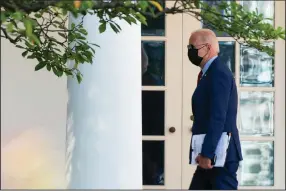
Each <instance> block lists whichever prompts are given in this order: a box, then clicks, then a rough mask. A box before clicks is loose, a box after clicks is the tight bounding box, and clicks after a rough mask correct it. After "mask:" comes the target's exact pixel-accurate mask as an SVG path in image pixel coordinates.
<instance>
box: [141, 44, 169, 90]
mask: <svg viewBox="0 0 286 191" xmlns="http://www.w3.org/2000/svg"><path fill="white" fill-rule="evenodd" d="M142 48H143V50H142V85H143V86H163V85H164V84H165V82H164V81H165V42H164V41H143V42H142ZM144 52H145V53H144Z"/></svg>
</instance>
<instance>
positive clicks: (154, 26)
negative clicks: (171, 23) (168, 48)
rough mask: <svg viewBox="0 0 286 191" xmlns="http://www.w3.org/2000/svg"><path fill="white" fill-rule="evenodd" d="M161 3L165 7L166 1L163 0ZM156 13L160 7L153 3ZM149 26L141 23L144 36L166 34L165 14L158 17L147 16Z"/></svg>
mask: <svg viewBox="0 0 286 191" xmlns="http://www.w3.org/2000/svg"><path fill="white" fill-rule="evenodd" d="M160 4H161V5H163V7H164V8H165V1H164V0H161V1H160ZM151 7H152V9H153V10H154V12H155V14H156V13H158V9H157V8H156V7H154V6H153V5H151ZM146 21H147V24H148V25H147V26H146V25H144V24H142V25H141V35H142V36H165V15H161V16H159V17H157V18H152V17H150V16H146Z"/></svg>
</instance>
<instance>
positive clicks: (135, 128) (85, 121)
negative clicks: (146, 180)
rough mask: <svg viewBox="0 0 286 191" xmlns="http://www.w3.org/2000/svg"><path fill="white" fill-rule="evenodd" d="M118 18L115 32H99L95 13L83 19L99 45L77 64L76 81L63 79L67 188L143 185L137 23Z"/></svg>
mask: <svg viewBox="0 0 286 191" xmlns="http://www.w3.org/2000/svg"><path fill="white" fill-rule="evenodd" d="M79 21H80V19H74V18H70V23H71V22H75V23H78V22H79ZM117 23H118V24H119V25H120V26H121V28H122V31H121V32H120V33H119V34H116V33H115V32H113V31H112V29H111V28H109V27H108V28H107V30H106V32H104V33H102V34H99V31H98V26H99V22H98V18H97V17H96V16H86V17H85V19H84V26H85V28H86V29H87V31H88V41H89V42H92V43H97V44H98V45H100V48H96V54H95V58H94V60H93V64H92V65H90V64H84V65H82V67H81V71H82V73H83V76H84V77H83V82H82V83H81V84H80V85H79V84H78V83H77V82H76V80H75V79H71V78H70V79H68V94H69V101H68V121H67V154H66V158H67V172H66V174H67V180H68V182H67V183H68V185H67V188H69V189H75V188H77V189H142V133H141V126H142V125H141V32H140V31H141V28H140V25H132V26H130V25H129V24H128V23H126V22H124V21H120V20H118V21H117Z"/></svg>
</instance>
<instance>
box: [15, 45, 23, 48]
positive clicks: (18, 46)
mask: <svg viewBox="0 0 286 191" xmlns="http://www.w3.org/2000/svg"><path fill="white" fill-rule="evenodd" d="M16 47H17V48H24V47H23V46H20V45H16Z"/></svg>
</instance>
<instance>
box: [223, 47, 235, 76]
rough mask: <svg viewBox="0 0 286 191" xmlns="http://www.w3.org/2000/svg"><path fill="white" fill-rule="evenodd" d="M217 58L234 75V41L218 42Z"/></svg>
mask: <svg viewBox="0 0 286 191" xmlns="http://www.w3.org/2000/svg"><path fill="white" fill-rule="evenodd" d="M219 49H220V53H219V59H220V61H221V62H222V63H225V64H226V65H227V66H228V68H229V69H230V70H231V72H232V73H233V75H234V76H235V42H219Z"/></svg>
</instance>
